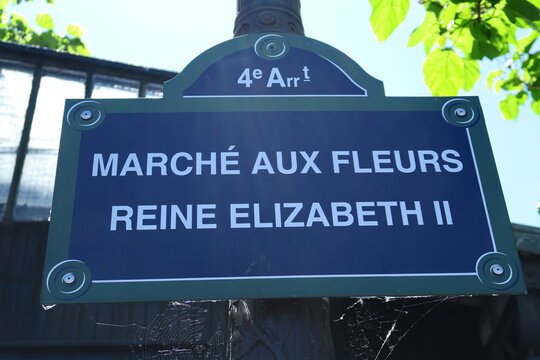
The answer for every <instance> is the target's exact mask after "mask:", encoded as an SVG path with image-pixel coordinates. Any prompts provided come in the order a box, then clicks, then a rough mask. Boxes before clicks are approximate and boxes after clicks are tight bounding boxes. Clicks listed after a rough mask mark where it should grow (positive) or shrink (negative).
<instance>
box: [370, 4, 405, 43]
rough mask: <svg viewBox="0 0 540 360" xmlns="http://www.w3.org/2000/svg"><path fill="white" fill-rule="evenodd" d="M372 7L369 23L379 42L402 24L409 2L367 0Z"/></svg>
mask: <svg viewBox="0 0 540 360" xmlns="http://www.w3.org/2000/svg"><path fill="white" fill-rule="evenodd" d="M369 2H370V3H371V7H372V13H371V17H370V18H369V21H370V23H371V28H372V29H373V32H374V33H375V36H377V39H378V40H379V41H384V40H386V39H388V37H389V36H390V35H391V34H392V32H393V31H394V30H395V29H396V28H397V27H398V25H399V24H401V23H402V22H403V20H404V19H405V16H406V15H407V12H408V11H409V2H410V0H369Z"/></svg>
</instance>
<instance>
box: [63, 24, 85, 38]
mask: <svg viewBox="0 0 540 360" xmlns="http://www.w3.org/2000/svg"><path fill="white" fill-rule="evenodd" d="M67 33H68V34H69V35H71V36H74V37H77V38H80V37H81V36H83V34H84V29H83V28H82V27H80V26H79V25H77V24H70V25H69V26H68V28H67Z"/></svg>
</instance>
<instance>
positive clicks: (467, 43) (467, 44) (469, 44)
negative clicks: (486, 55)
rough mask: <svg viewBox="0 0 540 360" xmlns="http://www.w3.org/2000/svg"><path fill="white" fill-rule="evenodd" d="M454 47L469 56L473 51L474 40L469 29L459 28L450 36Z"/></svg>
mask: <svg viewBox="0 0 540 360" xmlns="http://www.w3.org/2000/svg"><path fill="white" fill-rule="evenodd" d="M450 39H452V41H453V42H454V46H455V47H456V48H458V49H459V50H461V51H463V53H464V54H465V56H469V55H470V54H471V52H472V49H473V43H474V38H473V36H472V34H471V30H470V28H469V27H459V28H457V29H456V30H455V31H453V32H452V33H451V35H450Z"/></svg>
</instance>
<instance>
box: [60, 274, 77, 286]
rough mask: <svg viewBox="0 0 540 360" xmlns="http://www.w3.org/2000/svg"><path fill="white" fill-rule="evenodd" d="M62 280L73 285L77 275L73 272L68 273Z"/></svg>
mask: <svg viewBox="0 0 540 360" xmlns="http://www.w3.org/2000/svg"><path fill="white" fill-rule="evenodd" d="M62 282H63V283H64V284H66V285H72V284H73V283H74V282H75V275H74V274H73V273H67V274H65V275H64V276H62Z"/></svg>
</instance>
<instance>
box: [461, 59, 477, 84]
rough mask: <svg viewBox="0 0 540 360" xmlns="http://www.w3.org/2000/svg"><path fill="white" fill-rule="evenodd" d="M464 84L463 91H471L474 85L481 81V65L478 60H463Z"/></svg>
mask: <svg viewBox="0 0 540 360" xmlns="http://www.w3.org/2000/svg"><path fill="white" fill-rule="evenodd" d="M463 65H464V70H465V71H464V79H465V80H464V82H463V89H464V90H465V91H471V90H472V88H473V86H474V84H476V82H477V81H478V79H480V64H479V62H478V61H477V60H470V59H463Z"/></svg>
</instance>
